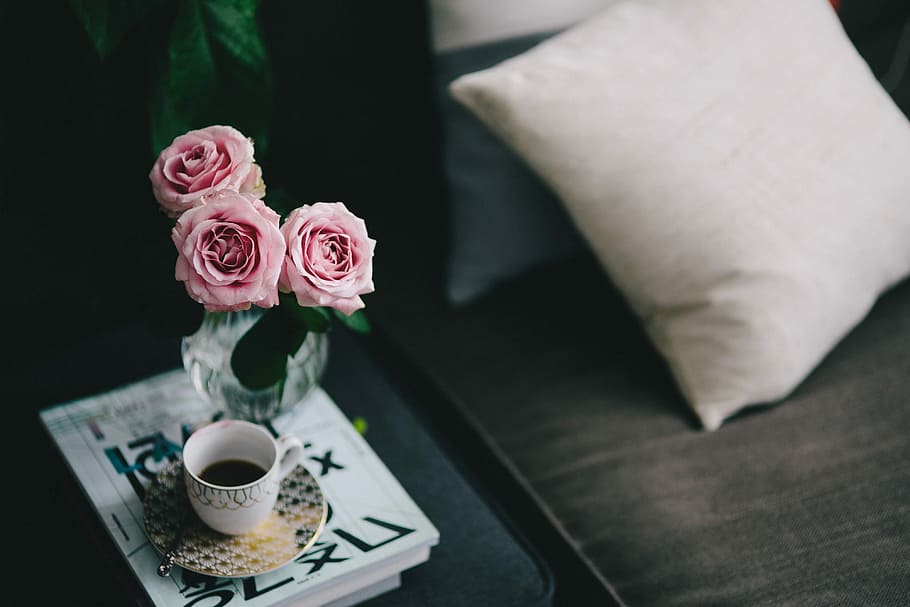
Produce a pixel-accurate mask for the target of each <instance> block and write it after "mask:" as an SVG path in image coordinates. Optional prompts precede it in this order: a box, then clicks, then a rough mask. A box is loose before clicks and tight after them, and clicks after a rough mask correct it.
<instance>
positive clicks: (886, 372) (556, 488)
mask: <svg viewBox="0 0 910 607" xmlns="http://www.w3.org/2000/svg"><path fill="white" fill-rule="evenodd" d="M554 273H555V274H558V275H559V276H560V280H562V281H571V284H576V285H584V287H583V288H582V289H580V290H581V291H582V293H577V294H576V296H578V297H581V298H582V299H583V301H585V302H587V303H590V304H593V305H594V306H595V307H601V308H603V309H607V310H610V311H611V312H610V313H607V314H603V315H600V316H598V317H597V318H596V319H587V318H585V317H584V316H583V315H582V314H579V313H575V312H576V311H577V310H581V309H583V308H584V306H579V305H577V304H578V302H577V301H575V302H573V305H572V309H571V310H570V309H567V308H566V302H565V301H562V300H561V298H560V297H559V296H558V295H556V294H548V292H547V290H546V289H540V285H541V284H546V281H547V280H549V279H552V276H553V275H554ZM385 291H386V294H387V295H389V297H388V298H386V299H381V298H377V299H376V300H375V301H374V305H373V308H372V313H373V317H374V318H375V319H376V320H377V321H378V322H379V323H380V325H381V326H382V327H383V330H384V331H386V332H388V334H389V335H390V336H391V337H393V338H394V339H396V340H397V341H398V342H399V343H400V345H401V346H402V347H403V348H404V349H406V350H407V351H408V352H409V353H410V354H411V355H412V356H413V358H414V359H415V360H418V361H420V363H421V364H422V366H423V368H424V369H425V371H426V372H427V373H429V374H430V375H431V376H432V377H433V378H434V379H435V381H436V382H437V383H438V384H439V385H440V386H441V387H442V388H443V389H444V390H445V391H446V392H447V394H448V396H449V397H450V398H451V399H452V400H453V401H454V402H455V403H456V404H457V405H458V406H460V407H461V408H462V410H463V411H464V413H465V415H466V416H468V417H469V418H470V419H471V420H473V423H475V425H476V427H477V428H478V429H479V431H480V432H482V433H483V434H484V435H485V436H486V437H487V440H488V441H490V443H491V444H492V445H493V446H494V448H495V449H497V450H498V451H499V452H500V453H501V454H502V456H503V457H504V458H505V459H506V460H507V461H508V463H509V465H511V466H513V467H514V469H515V471H516V473H517V474H519V475H520V476H521V477H522V479H523V480H524V482H526V483H527V484H528V486H529V487H530V488H531V490H532V491H533V492H534V494H535V495H536V498H537V499H539V500H540V501H541V502H542V503H544V504H545V506H546V508H547V509H549V510H550V511H551V512H552V514H553V516H554V518H555V519H556V521H557V522H558V524H559V525H560V526H561V527H562V528H563V529H564V530H565V531H566V533H567V534H568V535H569V536H570V538H571V540H572V541H573V542H574V543H575V544H576V545H577V546H578V548H579V550H580V551H581V552H582V553H583V555H584V556H585V557H586V558H587V559H588V560H589V561H590V562H591V563H592V565H593V566H594V567H595V568H596V570H597V571H598V573H599V574H600V575H601V576H602V577H603V578H604V579H605V580H607V581H608V582H609V583H610V584H612V585H613V586H614V587H615V589H616V590H617V591H618V593H619V595H620V596H621V597H622V598H623V599H624V600H625V601H626V602H627V603H628V604H630V605H649V606H657V605H743V604H748V605H755V604H769V605H830V604H876V605H901V604H906V602H907V600H908V599H910V516H908V515H910V491H908V487H910V467H908V466H907V462H908V461H910V438H908V437H910V410H908V406H907V403H908V402H910V283H903V284H901V285H899V286H898V287H897V288H895V289H893V290H892V291H890V292H888V293H886V294H885V295H884V296H883V298H882V299H881V301H880V302H879V303H878V305H877V306H876V307H875V308H874V309H873V311H872V313H871V314H870V316H869V317H868V318H867V319H866V320H865V321H864V322H863V323H862V324H861V325H860V326H859V327H858V328H857V329H855V330H854V331H853V332H852V333H851V334H850V335H848V337H847V338H846V339H845V340H844V341H843V342H842V343H841V344H840V345H839V346H838V347H837V348H836V349H835V350H834V351H833V352H832V353H831V354H830V355H829V357H828V358H827V359H826V360H825V361H823V363H822V364H821V366H820V367H819V368H818V369H817V370H816V371H815V372H814V373H813V374H812V375H811V376H810V377H809V378H808V379H807V381H806V382H805V383H804V384H803V385H802V386H801V387H800V388H799V389H798V390H797V391H796V392H795V393H794V394H793V395H792V396H791V397H790V398H788V399H787V400H786V401H784V402H783V403H780V404H779V405H778V406H776V407H775V408H768V409H760V410H757V411H754V412H751V413H747V414H742V415H740V416H738V417H736V418H734V419H733V420H731V421H730V422H729V424H728V425H726V426H724V427H723V428H722V429H720V430H719V431H716V432H714V433H705V432H702V431H700V430H698V424H697V422H696V420H695V419H694V418H692V417H691V414H690V413H689V412H688V410H687V408H686V407H685V404H684V403H683V400H682V398H681V397H680V395H679V394H678V393H677V392H676V389H675V387H674V385H673V383H672V381H671V379H670V376H669V374H668V372H667V370H666V368H665V367H664V366H663V363H662V361H661V359H660V358H659V357H658V356H657V355H656V353H655V352H654V351H653V350H652V349H651V347H650V346H649V345H648V342H647V340H646V338H645V336H644V335H643V334H642V333H641V332H640V330H639V329H638V326H637V323H635V322H634V317H633V316H632V314H631V313H630V312H629V311H628V310H627V309H626V308H625V305H624V303H623V301H622V299H621V298H620V297H619V296H618V294H617V293H616V291H615V290H614V288H613V287H612V285H610V284H609V283H608V282H607V281H606V280H605V279H604V278H602V273H601V272H600V271H599V269H598V268H597V267H596V265H595V264H594V263H593V262H592V261H591V260H589V259H581V260H575V261H573V262H571V263H565V264H559V265H556V266H551V267H545V268H541V269H540V270H538V271H535V272H533V273H532V274H531V275H529V276H527V277H526V278H525V279H523V280H519V281H516V282H514V283H512V284H510V285H508V286H506V287H503V288H500V289H499V290H498V291H496V292H495V294H494V295H493V296H491V297H489V298H487V299H486V300H485V301H483V302H482V303H481V304H478V305H474V306H470V307H468V308H464V309H458V310H452V309H449V308H448V307H447V306H446V305H445V304H444V302H443V301H442V298H441V297H440V296H438V295H432V294H428V293H424V294H422V295H421V293H420V292H419V289H410V290H409V289H408V287H407V284H406V281H402V284H395V285H388V287H387V288H386V290H385ZM392 293H395V295H394V296H392V295H391V294H392Z"/></svg>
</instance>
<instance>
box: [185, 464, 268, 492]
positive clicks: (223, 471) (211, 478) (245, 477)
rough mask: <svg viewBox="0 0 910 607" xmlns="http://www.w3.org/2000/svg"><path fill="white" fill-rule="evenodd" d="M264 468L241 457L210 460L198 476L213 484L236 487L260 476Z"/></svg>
mask: <svg viewBox="0 0 910 607" xmlns="http://www.w3.org/2000/svg"><path fill="white" fill-rule="evenodd" d="M265 473H266V470H265V468H263V467H262V466H260V465H259V464H255V463H253V462H250V461H247V460H243V459H224V460H221V461H217V462H212V463H211V464H209V465H208V466H206V467H205V469H204V470H203V471H202V472H201V473H200V474H199V478H201V479H202V480H204V481H205V482H207V483H211V484H213V485H220V486H222V487H237V486H239V485H246V484H247V483H252V482H253V481H255V480H258V479H260V478H262V477H263V476H264V475H265Z"/></svg>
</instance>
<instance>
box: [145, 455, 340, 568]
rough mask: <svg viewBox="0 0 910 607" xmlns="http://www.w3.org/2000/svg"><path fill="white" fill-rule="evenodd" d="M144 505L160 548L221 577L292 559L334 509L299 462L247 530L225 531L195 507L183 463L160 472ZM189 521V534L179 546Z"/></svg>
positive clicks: (179, 560)
mask: <svg viewBox="0 0 910 607" xmlns="http://www.w3.org/2000/svg"><path fill="white" fill-rule="evenodd" d="M142 507H143V512H144V516H143V519H144V523H145V531H146V533H147V534H148V538H149V541H150V542H151V543H152V545H153V546H154V547H155V548H156V549H157V550H158V552H160V553H161V554H165V553H166V552H167V551H168V550H174V553H175V557H176V560H175V564H177V565H180V566H181V567H183V568H185V569H189V570H190V571H195V572H196V573H202V574H205V575H212V576H216V577H248V576H251V575H258V574H260V573H265V572H266V571H271V570H272V569H277V568H278V567H281V566H282V565H285V564H287V563H289V562H290V561H292V560H293V559H294V558H295V557H297V556H299V555H300V554H302V553H303V552H304V551H306V550H307V549H308V548H309V547H310V546H312V545H313V543H314V542H315V541H316V538H317V536H318V535H319V534H320V532H321V531H322V528H323V526H324V525H325V519H326V513H327V510H328V508H327V506H326V501H325V497H324V496H323V494H322V490H321V489H320V487H319V484H318V483H317V482H316V479H315V478H313V476H312V475H311V474H310V473H309V471H308V470H307V469H306V468H304V467H303V466H297V468H296V469H295V470H294V471H293V472H291V473H290V474H289V475H288V476H287V477H286V478H285V479H284V480H283V481H282V482H281V493H279V494H278V501H277V502H276V503H275V508H274V509H273V510H272V512H271V513H270V514H269V516H268V518H267V519H266V520H265V521H263V522H262V523H261V524H259V525H258V526H257V527H256V528H255V529H254V530H253V531H250V532H249V533H246V534H244V535H233V536H232V535H224V534H222V533H219V532H217V531H215V530H213V529H211V528H209V527H208V526H207V525H206V524H205V523H203V522H202V521H201V520H200V519H199V517H197V516H196V513H195V512H193V510H192V507H191V506H190V502H189V500H188V499H187V496H186V490H185V488H184V484H183V466H182V464H181V462H172V463H170V464H168V465H167V466H165V467H164V468H163V469H162V470H161V471H160V472H159V473H158V475H157V476H156V477H155V480H154V481H153V482H152V483H151V484H150V485H149V487H148V489H147V491H146V494H145V499H144V500H143V502H142ZM184 521H186V526H185V527H184V529H183V537H182V539H180V541H179V542H177V543H178V546H177V547H176V548H175V546H174V542H175V540H176V539H177V536H178V534H179V531H180V527H181V523H182V522H184Z"/></svg>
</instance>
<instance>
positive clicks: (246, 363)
mask: <svg viewBox="0 0 910 607" xmlns="http://www.w3.org/2000/svg"><path fill="white" fill-rule="evenodd" d="M279 301H280V304H279V305H278V306H275V307H273V308H269V309H267V310H265V311H264V312H263V314H262V316H261V317H260V318H259V320H258V321H257V322H256V323H255V324H254V325H253V326H252V327H250V329H248V330H247V332H246V333H245V334H244V335H243V337H241V338H240V340H238V342H237V345H236V346H235V347H234V353H233V354H232V355H231V368H232V369H233V371H234V375H235V376H237V379H238V380H239V381H240V383H241V384H243V385H244V386H246V387H247V388H250V389H252V390H261V389H263V388H268V387H269V386H272V385H273V384H275V383H276V382H278V381H282V380H283V379H284V378H285V376H286V374H287V361H288V357H289V356H293V355H294V354H295V353H296V352H297V350H299V349H300V346H301V345H303V341H304V340H305V339H306V336H307V334H308V333H309V332H310V331H312V332H314V333H323V332H325V331H328V330H329V328H330V327H331V320H330V317H329V315H328V312H326V311H325V310H324V309H323V308H307V307H302V306H299V305H298V304H297V301H296V299H295V298H294V296H293V295H290V294H286V293H281V294H280V295H279Z"/></svg>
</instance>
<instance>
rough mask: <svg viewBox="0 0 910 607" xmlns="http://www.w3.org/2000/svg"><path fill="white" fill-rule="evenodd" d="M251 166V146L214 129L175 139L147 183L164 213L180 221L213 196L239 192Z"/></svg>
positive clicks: (245, 139) (222, 129)
mask: <svg viewBox="0 0 910 607" xmlns="http://www.w3.org/2000/svg"><path fill="white" fill-rule="evenodd" d="M254 166H256V165H255V164H253V142H252V141H251V140H250V139H249V138H248V137H244V135H243V134H242V133H241V132H240V131H238V130H237V129H235V128H233V127H229V126H219V125H215V126H209V127H206V128H204V129H198V130H195V131H189V132H188V133H185V134H183V135H180V136H179V137H177V138H175V139H174V141H173V142H172V143H171V145H169V146H168V147H166V148H164V149H163V150H162V151H161V153H160V154H159V155H158V160H157V161H155V164H154V165H153V166H152V170H151V172H150V173H149V179H151V181H152V192H153V193H154V195H155V199H156V200H157V201H158V203H159V204H160V205H161V207H162V208H163V209H164V211H165V212H166V213H167V214H168V216H169V217H179V216H180V214H181V213H183V212H184V211H186V210H187V209H191V208H193V207H196V206H199V205H201V204H204V203H205V201H206V199H207V198H209V197H211V196H212V195H213V194H214V193H216V192H219V191H221V190H233V191H239V190H240V189H241V186H243V184H244V183H245V182H246V181H247V178H248V176H249V174H250V172H252V171H253V167H254ZM256 169H257V170H258V167H256ZM259 177H260V181H261V172H260V173H259ZM249 189H250V190H255V188H249ZM262 192H263V194H264V193H265V189H264V188H262ZM250 193H252V194H254V195H256V191H251V192H250ZM258 197H260V198H261V196H258Z"/></svg>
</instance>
